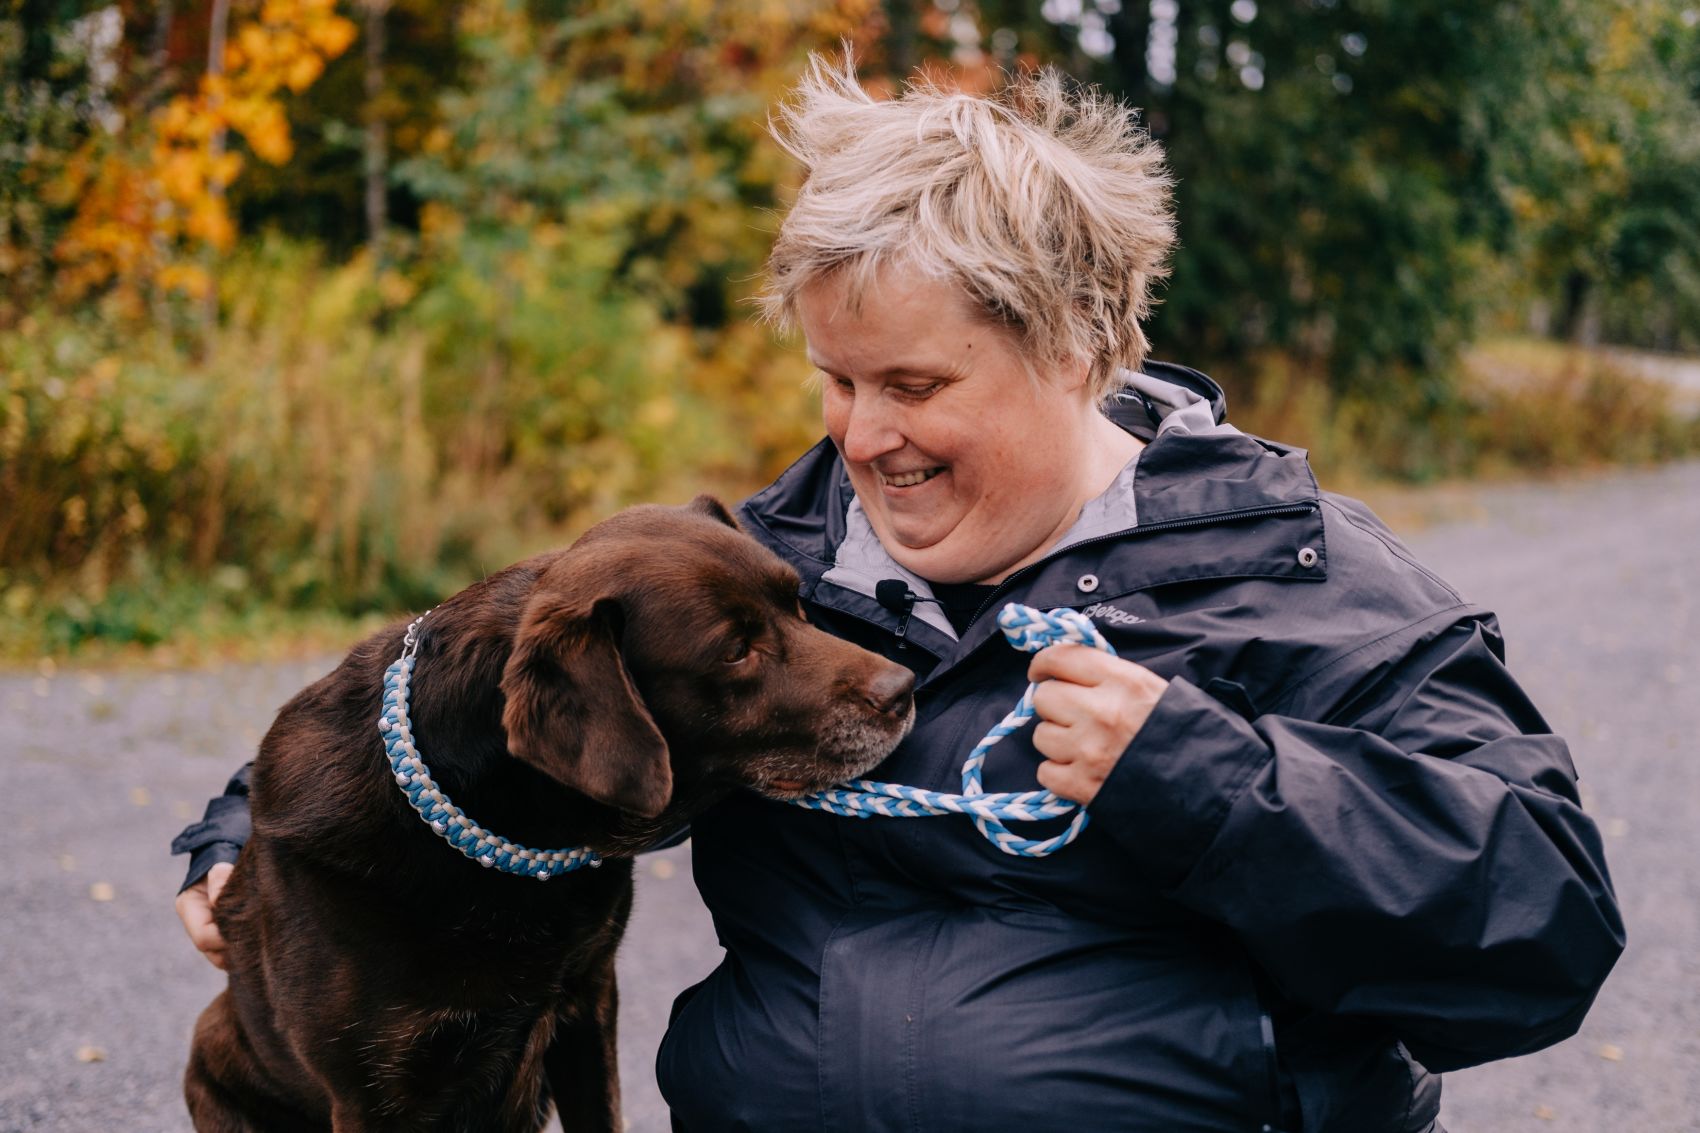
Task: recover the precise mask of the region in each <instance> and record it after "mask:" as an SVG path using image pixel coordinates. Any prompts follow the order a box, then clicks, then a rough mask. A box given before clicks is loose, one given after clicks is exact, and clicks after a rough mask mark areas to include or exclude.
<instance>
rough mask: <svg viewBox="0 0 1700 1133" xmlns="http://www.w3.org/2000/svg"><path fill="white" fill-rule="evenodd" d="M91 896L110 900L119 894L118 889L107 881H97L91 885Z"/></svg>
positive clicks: (101, 899)
mask: <svg viewBox="0 0 1700 1133" xmlns="http://www.w3.org/2000/svg"><path fill="white" fill-rule="evenodd" d="M89 896H90V897H91V898H93V899H94V900H96V901H110V900H112V899H113V898H114V897H116V896H118V892H117V890H115V889H113V888H112V886H111V884H110V883H108V882H105V881H97V882H95V883H94V884H93V885H91V886H89Z"/></svg>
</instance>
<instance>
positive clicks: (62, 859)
mask: <svg viewBox="0 0 1700 1133" xmlns="http://www.w3.org/2000/svg"><path fill="white" fill-rule="evenodd" d="M59 868H60V869H62V870H64V871H65V872H66V873H70V872H71V871H72V870H74V869H76V868H77V859H76V858H74V857H72V856H71V855H70V854H60V855H59Z"/></svg>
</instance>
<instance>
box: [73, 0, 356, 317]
mask: <svg viewBox="0 0 1700 1133" xmlns="http://www.w3.org/2000/svg"><path fill="white" fill-rule="evenodd" d="M355 34H356V29H355V25H354V24H353V22H351V21H349V20H347V19H344V18H343V17H342V16H339V15H337V14H336V10H335V3H334V0H266V2H265V3H264V4H263V5H262V6H261V8H260V11H259V13H258V16H257V17H256V18H252V19H248V20H245V21H243V22H241V23H240V24H238V25H237V26H236V27H235V28H234V29H233V30H232V32H231V35H230V37H229V43H228V46H227V47H226V49H225V56H224V60H223V62H224V66H225V73H224V74H222V75H205V76H203V77H202V79H201V81H200V83H199V84H198V86H197V87H196V89H195V90H194V91H193V92H191V93H187V94H179V95H177V96H176V97H174V98H172V99H171V100H170V101H169V102H167V103H166V104H165V105H164V106H163V107H161V108H159V109H158V110H157V111H155V112H154V113H153V114H152V115H151V116H150V117H148V118H145V119H141V120H140V121H139V122H138V123H137V125H138V127H139V128H140V130H141V131H142V133H143V134H144V137H142V138H136V137H133V136H132V137H130V138H127V139H122V140H120V142H119V144H117V145H112V144H110V143H108V142H105V141H104V140H103V139H100V138H98V137H97V138H95V139H93V140H91V142H90V143H89V147H88V152H87V153H84V154H79V155H78V156H77V157H76V158H74V159H73V160H71V161H69V162H67V163H66V165H65V171H64V173H63V174H62V176H61V178H60V181H59V183H58V184H56V185H52V186H49V187H48V193H49V195H50V196H53V197H57V198H59V199H62V200H66V201H72V200H74V201H76V203H77V211H76V215H75V216H74V217H73V219H72V221H71V223H70V224H69V225H68V226H67V228H66V231H65V234H64V236H63V237H62V239H61V240H60V242H59V245H58V247H57V248H56V249H55V253H54V254H55V258H56V259H57V261H58V263H59V267H60V271H59V273H58V286H59V288H60V290H61V291H62V292H63V293H64V297H65V298H70V299H75V298H77V297H79V296H81V295H84V294H86V293H87V292H88V291H90V290H91V289H93V288H95V287H100V286H105V285H108V284H111V285H114V286H115V287H116V289H117V291H118V292H119V297H120V299H122V300H124V301H126V302H128V303H129V304H131V305H132V306H134V305H136V304H137V303H139V301H140V293H141V291H142V290H143V289H145V288H146V287H147V286H149V285H153V286H157V287H161V288H163V289H165V290H168V291H182V292H185V293H188V294H191V295H202V294H205V292H206V289H207V287H208V286H209V282H210V280H209V278H208V275H207V272H206V270H205V268H203V267H199V266H195V265H193V264H192V262H191V261H193V260H195V259H197V258H198V257H199V253H200V251H201V250H202V249H209V248H210V249H212V250H214V251H219V252H222V251H226V250H228V249H229V248H230V247H231V246H232V245H233V244H234V243H235V240H236V227H235V224H234V222H233V221H232V219H231V217H230V210H229V208H228V206H227V204H226V202H225V189H226V188H227V187H228V186H229V185H230V184H231V182H233V181H234V180H235V179H236V177H237V176H238V175H239V174H240V173H241V171H242V157H241V155H240V154H239V153H237V152H234V151H232V150H230V149H228V148H227V146H226V139H227V137H228V136H229V135H230V134H232V133H234V134H236V135H237V136H238V137H240V138H241V139H242V141H243V142H245V143H246V144H247V147H248V149H249V150H251V151H252V152H253V153H254V155H255V156H256V157H258V158H259V159H260V160H261V161H265V162H268V163H270V164H273V165H281V164H283V163H284V162H286V161H288V160H289V158H290V155H291V154H292V153H293V152H294V146H293V144H292V142H291V140H290V134H289V120H288V117H287V115H286V114H285V112H284V106H283V102H282V95H283V94H284V92H285V91H289V92H294V93H297V94H299V93H300V92H302V91H304V90H306V89H307V88H308V87H310V86H311V85H312V84H313V83H314V82H315V81H317V79H318V78H319V76H320V75H321V74H323V72H324V68H325V63H326V61H327V60H329V59H332V58H334V57H336V56H337V55H340V54H341V53H342V52H343V51H345V50H347V48H348V46H349V44H351V43H353V42H354V37H355ZM96 146H104V151H103V152H100V153H98V155H97V154H96V152H95V148H94V147H96Z"/></svg>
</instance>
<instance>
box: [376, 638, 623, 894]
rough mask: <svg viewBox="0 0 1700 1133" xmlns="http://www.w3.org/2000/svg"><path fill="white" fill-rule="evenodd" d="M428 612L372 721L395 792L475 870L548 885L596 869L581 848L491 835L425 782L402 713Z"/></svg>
mask: <svg viewBox="0 0 1700 1133" xmlns="http://www.w3.org/2000/svg"><path fill="white" fill-rule="evenodd" d="M430 612H431V611H429V610H427V611H425V613H424V614H420V615H419V616H418V617H417V618H415V619H414V620H413V623H412V624H411V625H409V626H408V627H407V637H406V639H405V641H404V642H403V646H402V651H401V656H400V657H397V658H396V660H395V663H394V664H392V665H391V666H390V667H389V669H388V670H387V671H386V672H385V673H384V712H383V715H381V716H379V717H378V731H379V732H380V733H381V734H382V735H383V737H384V753H385V754H386V755H387V756H388V757H389V761H390V770H391V771H393V772H394V773H395V781H396V784H397V785H398V786H400V787H401V793H402V794H404V795H406V796H407V801H408V803H409V804H411V805H412V807H413V809H414V810H416V811H418V812H419V817H420V818H422V819H424V820H425V823H426V824H427V825H428V826H430V827H431V829H432V830H434V831H435V832H436V833H437V835H438V836H439V837H441V838H442V839H443V840H444V841H445V842H447V843H448V844H449V845H451V846H453V847H454V848H455V849H457V850H459V851H460V852H461V853H463V854H465V855H466V856H467V857H469V858H471V859H472V860H474V861H476V862H477V863H478V864H479V865H481V866H487V867H489V868H492V869H498V870H501V871H502V872H503V873H512V874H518V875H520V876H522V877H535V878H537V879H538V880H539V881H548V880H549V879H550V878H551V877H554V876H555V875H556V874H560V873H570V872H571V871H573V870H575V869H579V868H581V867H583V866H587V865H588V866H598V865H601V864H602V858H601V857H600V856H599V855H598V854H597V853H596V851H595V850H592V849H590V848H589V847H587V846H577V847H574V848H573V849H570V850H533V849H529V848H527V847H525V846H521V845H519V844H517V843H514V842H510V841H508V840H507V839H506V838H503V837H502V836H501V835H499V834H492V833H491V832H490V831H488V830H486V829H484V828H483V827H482V826H480V825H478V824H477V823H476V822H474V821H472V819H470V818H468V817H467V816H466V814H465V812H464V811H462V810H461V809H460V808H459V807H457V806H455V804H454V803H452V802H450V801H449V797H448V796H447V795H445V794H444V793H443V791H442V788H440V787H438V786H437V784H436V782H435V781H434V780H433V779H432V778H431V769H430V768H429V767H427V766H425V759H424V757H423V756H421V755H420V754H419V749H418V747H416V746H415V745H414V742H413V722H412V721H411V720H409V719H408V709H407V704H408V686H409V684H410V682H411V680H412V675H413V662H414V657H415V654H416V653H417V652H418V651H419V636H418V634H419V623H421V622H423V621H424V620H425V614H429V613H430Z"/></svg>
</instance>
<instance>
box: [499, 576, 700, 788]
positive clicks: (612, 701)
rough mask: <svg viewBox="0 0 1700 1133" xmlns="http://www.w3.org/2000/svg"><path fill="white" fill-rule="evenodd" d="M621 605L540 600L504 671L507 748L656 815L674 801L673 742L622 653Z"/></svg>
mask: <svg viewBox="0 0 1700 1133" xmlns="http://www.w3.org/2000/svg"><path fill="white" fill-rule="evenodd" d="M622 620H623V619H622V615H621V611H620V604H619V602H618V601H617V600H615V599H612V598H602V599H598V600H597V601H596V602H595V603H594V604H593V605H592V606H591V607H590V609H589V611H588V612H584V611H582V610H576V611H575V610H574V609H572V608H571V606H570V605H569V604H568V602H567V601H566V600H565V599H564V598H563V597H562V596H561V595H560V594H558V593H549V592H547V591H544V592H540V593H538V594H534V595H533V596H532V599H531V601H530V603H528V604H527V606H526V610H525V614H524V616H523V617H522V618H521V619H520V629H519V633H518V635H517V637H516V640H515V642H514V651H513V654H512V655H511V656H510V657H509V658H508V664H507V668H506V669H505V670H503V672H502V692H503V694H504V695H505V696H506V697H507V705H506V706H505V707H504V708H503V709H502V726H503V727H504V728H505V729H507V733H508V750H509V751H510V752H512V753H513V755H514V756H516V757H517V758H519V759H522V760H524V761H525V762H527V763H529V764H531V765H532V766H533V767H535V768H537V769H538V770H539V771H542V772H543V773H544V774H546V775H548V776H550V777H551V778H554V779H556V780H558V781H560V782H562V783H564V784H566V785H567V786H569V787H571V788H573V789H574V790H575V791H581V792H583V793H584V794H586V795H589V796H590V797H591V798H593V799H595V800H596V801H597V802H600V803H606V804H608V805H609V806H615V807H619V808H620V809H621V810H626V811H631V812H633V813H635V814H641V815H643V816H644V817H646V818H653V817H655V816H656V815H658V814H660V813H661V811H662V808H664V807H665V806H666V805H667V801H668V800H669V799H670V798H671V797H672V795H673V771H672V768H671V767H670V766H669V763H668V756H667V741H666V740H664V739H663V738H662V737H661V732H660V731H659V730H658V729H657V728H656V726H655V720H654V718H653V717H651V716H650V714H649V709H648V708H646V707H644V703H643V698H642V697H640V696H639V695H638V691H637V687H636V686H635V685H633V684H632V677H631V674H630V673H629V672H627V671H626V665H625V662H624V661H623V660H622V659H621V657H620V647H619V642H620V629H621V623H622Z"/></svg>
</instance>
